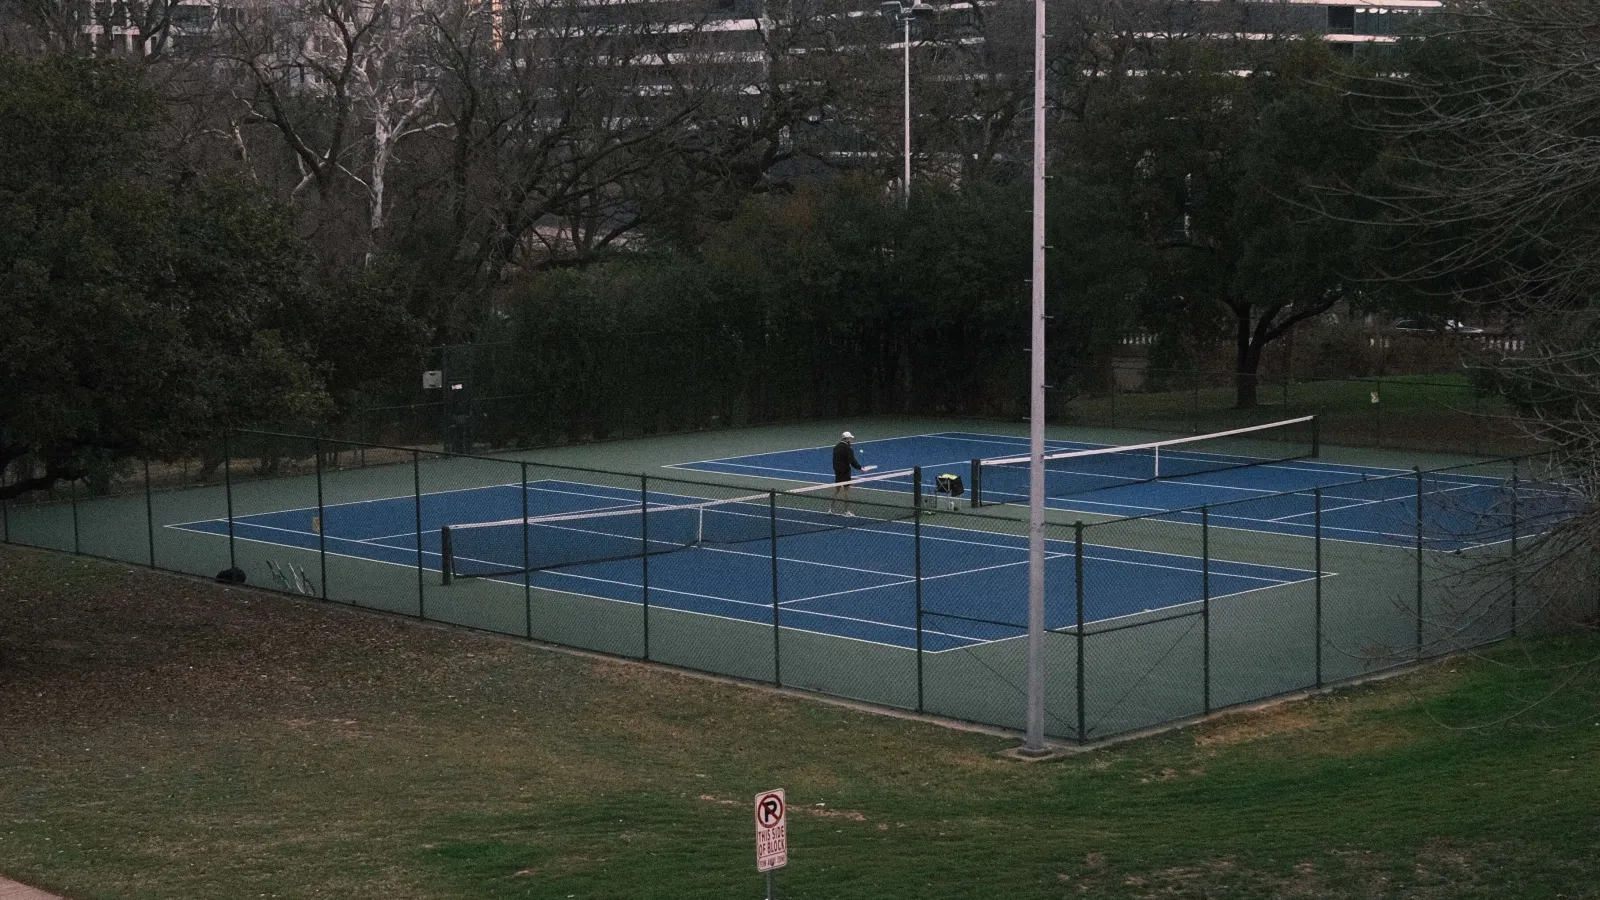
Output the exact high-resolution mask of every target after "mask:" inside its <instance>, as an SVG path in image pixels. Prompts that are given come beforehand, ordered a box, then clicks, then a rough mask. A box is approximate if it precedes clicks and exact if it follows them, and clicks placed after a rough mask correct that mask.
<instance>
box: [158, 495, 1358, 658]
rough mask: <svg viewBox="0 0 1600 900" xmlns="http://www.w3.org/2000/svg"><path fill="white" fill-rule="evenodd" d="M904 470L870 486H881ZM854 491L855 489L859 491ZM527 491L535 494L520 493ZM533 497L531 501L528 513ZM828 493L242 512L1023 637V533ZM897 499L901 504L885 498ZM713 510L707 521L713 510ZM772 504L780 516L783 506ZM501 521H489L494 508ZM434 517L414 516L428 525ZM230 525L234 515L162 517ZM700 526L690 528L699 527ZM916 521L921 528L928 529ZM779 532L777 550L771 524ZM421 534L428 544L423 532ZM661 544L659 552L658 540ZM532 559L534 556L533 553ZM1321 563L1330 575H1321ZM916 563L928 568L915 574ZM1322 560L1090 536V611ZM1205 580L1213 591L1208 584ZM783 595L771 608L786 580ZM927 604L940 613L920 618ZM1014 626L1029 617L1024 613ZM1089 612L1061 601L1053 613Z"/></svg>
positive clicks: (590, 583)
mask: <svg viewBox="0 0 1600 900" xmlns="http://www.w3.org/2000/svg"><path fill="white" fill-rule="evenodd" d="M893 482H901V485H902V486H905V482H904V476H903V475H891V476H889V477H887V478H885V479H882V480H879V481H875V482H868V484H867V485H865V486H863V487H871V486H873V485H876V486H878V487H879V489H880V490H881V489H882V488H883V487H887V486H888V485H889V484H891V483H893ZM862 489H863V488H862V487H858V488H857V490H858V491H860V490H862ZM524 493H526V497H525V496H524ZM525 500H526V509H528V510H529V511H530V512H531V513H532V517H530V518H529V519H528V520H527V525H526V526H524V520H523V519H522V518H521V516H522V512H523V510H524V508H525V507H524V502H525ZM831 504H832V500H831V497H828V496H826V494H825V493H823V492H818V493H816V494H807V493H803V492H802V493H779V494H777V495H775V496H773V495H768V496H756V495H753V496H751V497H749V498H744V499H732V500H722V501H710V504H709V505H707V498H702V497H691V496H685V495H682V494H675V493H663V492H654V491H653V492H650V494H649V496H648V507H647V508H646V507H644V505H643V504H642V503H641V496H640V494H639V492H637V491H628V490H624V489H621V488H610V487H605V486H599V485H593V484H582V483H577V482H565V481H552V480H547V481H540V482H533V483H529V484H527V485H517V484H507V485H494V486H487V487H481V488H473V489H465V490H454V491H444V492H437V493H429V494H423V495H422V496H421V498H420V504H419V503H418V502H417V500H416V499H415V498H413V497H412V496H404V497H393V498H385V499H377V500H367V501H361V502H355V503H343V504H335V505H325V506H323V507H322V509H321V513H320V516H319V514H318V510H317V508H315V507H312V508H307V509H289V510H281V511H275V512H267V513H260V514H255V515H245V516H235V517H234V519H233V525H232V528H233V537H234V539H235V540H236V541H241V542H250V543H256V544H269V545H277V546H283V547H293V548H298V549H303V550H316V549H317V548H318V547H319V546H323V545H325V546H326V549H327V552H328V553H329V554H335V555H341V556H347V557H355V558H359V559H366V560H372V561H376V562H386V563H392V564H394V565H399V566H406V567H412V566H415V565H416V564H417V561H418V558H419V547H420V558H421V560H422V564H423V565H424V566H425V567H427V568H429V569H433V570H438V571H440V572H441V575H442V574H443V571H444V569H445V567H446V562H445V553H444V547H443V546H442V542H441V535H442V529H443V528H444V527H445V526H458V527H456V528H455V529H453V534H454V535H455V537H454V541H455V542H456V544H457V546H456V548H454V552H453V556H454V562H453V564H452V565H450V568H452V569H454V570H455V575H456V576H457V577H478V578H487V579H492V580H499V581H504V582H508V583H510V584H515V585H517V586H518V589H519V590H520V586H521V585H522V579H523V577H524V575H526V577H527V578H528V579H529V583H530V584H531V585H532V586H533V587H536V588H544V589H549V590H556V591H561V592H563V593H566V594H577V595H584V596H589V597H595V598H600V599H604V600H610V601H616V602H621V603H632V604H643V603H644V602H645V597H644V591H645V590H646V588H645V584H646V580H645V578H644V573H643V571H642V568H643V566H644V565H645V562H644V560H645V558H646V556H647V555H648V557H649V561H648V565H649V576H648V592H649V602H650V604H651V605H652V606H655V607H656V608H663V607H665V608H670V609H676V610H679V611H683V612H691V613H699V614H703V615H708V616H715V617H721V618H728V619H734V620H740V621H747V622H754V623H762V624H771V623H772V622H773V620H774V617H775V616H776V617H777V618H778V619H779V620H780V622H781V625H782V627H784V628H788V629H798V630H803V631H811V632H814V633H818V634H825V635H832V636H837V637H843V638H849V639H852V640H857V641H865V642H871V643H876V644H882V645H887V646H892V647H903V648H911V647H915V646H916V645H917V641H918V639H919V635H920V640H921V642H922V648H923V649H924V650H925V651H927V652H941V651H945V650H951V649H960V648H968V647H972V646H974V645H978V644H982V643H986V642H991V641H1000V640H1007V639H1012V638H1016V637H1018V636H1019V635H1021V634H1022V630H1021V628H1020V627H1019V625H1020V623H1022V622H1025V621H1026V614H1025V604H1026V599H1027V541H1026V539H1025V538H1023V537H1021V536H1018V535H1013V534H1005V533H999V532H986V531H980V530H972V529H969V528H962V527H955V526H952V525H941V524H937V518H938V517H937V516H931V517H928V518H927V519H926V520H924V521H922V522H913V521H908V520H909V519H910V518H911V509H910V507H909V506H908V505H907V504H905V503H904V502H901V503H900V504H898V505H895V506H887V505H882V504H876V503H870V502H867V501H859V500H858V501H856V502H854V503H852V504H850V506H851V508H852V510H858V511H860V512H861V514H860V515H856V514H854V513H853V512H852V514H851V515H848V516H847V515H845V514H844V512H842V511H838V512H836V511H833V510H831V509H829V506H830V505H831ZM889 510H896V511H901V512H903V515H899V514H898V513H897V512H888V511H889ZM708 514H710V515H714V516H715V517H716V519H717V524H715V525H712V526H709V527H708V526H707V525H706V524H705V521H706V516H707V515H708ZM774 517H775V518H774ZM497 519H499V520H504V522H503V523H496V524H494V525H491V526H490V529H489V530H488V531H484V532H481V533H480V532H478V531H475V530H473V529H478V528H482V527H483V526H482V525H476V524H469V525H466V526H465V527H461V523H479V522H481V521H483V520H491V521H492V520H497ZM419 521H420V523H421V530H420V532H419V530H418V524H417V523H418V522H419ZM167 527H169V528H175V529H179V530H184V531H190V532H198V533H201V534H208V535H214V536H217V537H219V538H226V537H227V535H228V533H229V525H228V521H227V520H226V519H208V520H203V521H196V522H185V523H180V524H175V525H170V526H167ZM691 529H692V531H693V533H692V534H690V533H687V530H691ZM919 529H920V532H921V534H920V542H919V541H918V540H917V538H918V534H917V531H918V530H919ZM774 530H776V531H777V532H779V536H780V537H781V540H779V541H778V542H776V546H777V552H776V553H774V550H773V546H774V542H773V541H772V539H771V538H772V533H773V531H774ZM419 535H420V540H419ZM646 547H648V548H649V552H648V554H646V552H645V549H644V548H646ZM530 557H531V558H530ZM1076 565H1077V560H1076V556H1075V552H1074V546H1073V544H1072V543H1071V542H1067V541H1049V542H1048V543H1047V561H1046V567H1047V573H1048V575H1047V577H1049V578H1050V579H1051V580H1055V579H1056V578H1061V579H1064V580H1065V579H1071V578H1072V577H1073V572H1074V569H1075V566H1076ZM1325 574H1326V573H1325ZM919 575H920V577H919ZM1314 576H1315V573H1314V572H1311V571H1306V570H1302V569H1294V568H1284V567H1277V566H1267V565H1257V564H1249V563H1236V562H1229V561H1226V560H1210V561H1209V563H1208V565H1207V566H1202V560H1200V559H1198V558H1195V557H1191V556H1185V555H1178V554H1170V553H1160V552H1150V551H1145V550H1137V549H1128V548H1119V547H1101V546H1085V548H1084V559H1083V577H1084V582H1085V590H1084V594H1085V597H1086V608H1085V611H1084V616H1085V622H1094V623H1103V622H1108V621H1111V620H1116V619H1120V618H1124V617H1128V616H1133V615H1137V614H1140V613H1145V612H1150V611H1155V610H1161V609H1167V608H1172V607H1179V606H1183V605H1185V604H1190V603H1198V602H1200V600H1201V599H1202V596H1203V595H1204V592H1205V591H1206V590H1207V589H1209V592H1210V594H1209V596H1210V598H1211V599H1213V600H1215V599H1218V598H1221V597H1227V596H1235V595H1241V594H1247V593H1251V592H1256V591H1269V590H1271V589H1273V588H1277V587H1281V586H1285V585H1292V584H1296V583H1300V582H1304V581H1307V580H1309V579H1311V578H1313V577H1314ZM1204 579H1209V588H1207V585H1205V584H1203V580H1204ZM775 591H776V593H777V597H776V600H777V604H776V608H775V607H774V603H773V600H774V592H775ZM919 612H920V613H921V614H922V615H924V616H929V615H933V616H937V617H939V622H938V627H936V628H930V627H928V626H927V624H926V623H923V626H922V627H921V628H920V629H919V627H918V625H919V622H918V615H919ZM1012 623H1017V624H1012ZM1075 623H1076V611H1075V609H1074V607H1072V606H1071V605H1070V604H1065V603H1061V604H1053V605H1052V606H1051V609H1050V620H1049V621H1048V622H1047V626H1048V627H1051V628H1056V629H1061V628H1067V627H1069V626H1073V625H1075Z"/></svg>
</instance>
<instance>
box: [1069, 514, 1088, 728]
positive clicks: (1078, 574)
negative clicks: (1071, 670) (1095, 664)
mask: <svg viewBox="0 0 1600 900" xmlns="http://www.w3.org/2000/svg"><path fill="white" fill-rule="evenodd" d="M1072 572H1073V581H1074V582H1076V584H1075V586H1074V590H1075V592H1076V594H1077V598H1076V600H1077V607H1078V609H1077V616H1078V743H1080V744H1081V743H1083V742H1084V741H1085V740H1086V739H1087V738H1088V729H1087V727H1086V723H1087V722H1088V718H1087V717H1086V716H1085V715H1084V709H1083V706H1084V697H1085V691H1084V686H1083V650H1084V640H1083V637H1084V635H1083V521H1082V520H1079V521H1076V522H1073V523H1072Z"/></svg>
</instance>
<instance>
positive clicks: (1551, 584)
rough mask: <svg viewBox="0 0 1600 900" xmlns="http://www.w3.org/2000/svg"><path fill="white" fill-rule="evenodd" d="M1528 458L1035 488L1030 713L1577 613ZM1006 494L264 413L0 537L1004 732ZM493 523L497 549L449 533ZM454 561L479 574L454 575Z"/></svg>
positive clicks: (1019, 618) (1252, 691) (1120, 716)
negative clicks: (1043, 503) (292, 425)
mask: <svg viewBox="0 0 1600 900" xmlns="http://www.w3.org/2000/svg"><path fill="white" fill-rule="evenodd" d="M1543 464H1544V463H1543V461H1542V459H1536V458H1522V459H1506V460H1501V461H1498V462H1493V463H1477V464H1472V465H1467V466H1457V467H1453V468H1445V469H1434V470H1429V471H1414V472H1409V473H1396V474H1392V475H1388V476H1382V477H1363V478H1360V479H1354V478H1352V479H1351V480H1348V481H1344V482H1342V483H1334V484H1328V485H1325V486H1322V487H1317V488H1311V489H1302V490H1295V491H1289V492H1283V493H1274V494H1264V495H1259V496H1254V497H1251V498H1249V499H1246V500H1240V501H1235V502H1228V503H1214V504H1208V505H1206V506H1201V507H1195V508H1193V509H1184V510H1165V511H1161V512H1154V513H1151V514H1150V515H1147V516H1142V517H1136V518H1121V519H1111V520H1106V521H1098V522H1092V523H1084V522H1069V521H1065V520H1064V519H1063V514H1062V513H1061V512H1060V511H1052V513H1051V518H1052V520H1051V521H1050V522H1049V523H1048V524H1047V528H1046V535H1045V537H1046V563H1045V585H1046V589H1045V593H1046V596H1045V606H1046V608H1045V617H1046V628H1047V632H1046V635H1045V642H1044V665H1045V685H1046V698H1045V700H1046V715H1047V720H1046V731H1047V733H1048V734H1050V735H1052V736H1053V737H1056V738H1060V739H1064V740H1070V741H1094V740H1099V739H1103V738H1106V737H1110V736H1113V735H1118V734H1125V733H1128V732H1132V731H1137V730H1140V729H1145V728H1151V727H1155V726H1159V725H1162V724H1165V723H1170V722H1173V721H1178V720H1182V719H1186V718H1189V717H1193V716H1198V715H1203V714H1205V713H1208V712H1211V711H1214V710H1217V709H1222V708H1226V707H1230V706H1235V705H1239V704H1244V703H1250V702H1253V701H1258V700H1262V699H1265V698H1269V697H1274V696H1279V695H1282V694H1285V693H1289V692H1293V691H1298V690H1304V689H1314V688H1319V687H1322V686H1325V685H1329V684H1334V683H1338V682H1341V681H1346V680H1350V679H1352V678H1357V677H1361V676H1364V675H1367V674H1370V673H1374V672H1379V671H1383V670H1386V669H1391V668H1394V667H1397V666H1402V665H1406V664H1409V663H1412V662H1415V661H1417V660H1420V659H1425V658H1428V657H1432V656H1436V655H1439V654H1443V653H1448V652H1452V651H1455V650H1458V649H1461V648H1464V647H1471V646H1476V645H1479V644H1483V643H1485V642H1489V641H1494V640H1498V639H1500V638H1502V637H1504V636H1506V635H1509V634H1514V633H1517V632H1519V631H1522V630H1525V629H1529V628H1538V627H1546V626H1548V625H1551V624H1560V623H1561V622H1563V621H1570V620H1572V619H1575V618H1584V619H1593V618H1594V617H1595V616H1596V615H1600V595H1596V593H1595V587H1594V585H1595V582H1594V579H1593V578H1592V577H1591V575H1592V570H1593V567H1594V565H1595V561H1594V560H1593V559H1592V557H1591V555H1590V554H1589V553H1588V551H1587V547H1586V545H1584V544H1582V543H1581V542H1570V541H1563V540H1562V539H1561V535H1562V529H1561V524H1562V522H1563V521H1565V520H1566V519H1567V518H1569V517H1570V516H1571V515H1572V514H1573V513H1574V512H1575V511H1576V510H1577V509H1578V506H1577V504H1578V503H1579V502H1580V498H1577V497H1575V496H1574V495H1573V494H1572V493H1571V492H1570V491H1569V490H1568V489H1567V488H1566V487H1564V486H1563V485H1562V484H1561V482H1560V478H1559V474H1558V473H1550V472H1547V471H1544V470H1543V469H1542V468H1541V466H1542V465H1543ZM5 475H6V478H7V481H8V483H14V482H15V481H16V480H17V479H20V478H24V477H27V475H28V472H27V471H25V469H24V468H20V467H13V468H12V469H11V470H9V471H8V472H7V473H5ZM863 488H868V489H863ZM934 501H942V502H939V503H935V502H934ZM712 515H715V516H716V517H717V518H715V519H714V520H713V519H712V518H710V517H711V516H712ZM574 516H575V517H576V518H571V517H574ZM596 516H599V517H604V520H605V524H603V525H602V524H600V522H599V520H596V519H595V518H594V517H596ZM1023 516H1024V512H1023V511H1022V510H1021V509H1019V508H1018V507H1015V506H996V507H985V508H983V509H976V510H975V509H970V508H965V507H956V506H954V505H953V504H952V503H950V502H949V498H947V497H939V496H937V495H936V494H935V492H934V490H933V486H932V484H931V482H930V483H926V484H925V483H923V480H922V476H921V473H920V472H916V473H914V474H912V475H911V476H910V477H909V478H908V479H905V480H902V481H900V482H886V483H885V485H884V486H881V487H880V486H873V485H863V486H858V488H857V490H856V491H855V493H854V495H853V496H849V497H841V496H836V495H835V493H834V492H833V491H832V490H830V489H823V490H789V491H784V490H776V489H774V490H768V491H765V492H759V491H753V490H752V487H751V486H750V483H749V482H748V481H746V482H744V483H742V484H728V483H718V482H714V481H697V480H689V479H683V478H678V477H664V476H655V475H640V474H637V473H624V472H607V471H601V470H594V469H583V468H575V467H568V466H557V465H548V464H543V463H535V462H524V461H519V460H507V459H499V458H489V457H477V456H469V455H462V454H449V453H445V452H442V451H424V450H421V449H416V448H405V447H391V446H382V445H375V444H361V443H356V442H349V441H341V440H334V439H329V438H315V437H305V436H296V435H285V434H274V433H267V432H258V431H235V432H232V433H230V434H229V435H228V436H227V438H226V439H225V440H221V441H219V442H218V445H217V446H216V447H215V448H208V449H207V450H206V451H205V452H203V453H199V454H197V455H196V458H194V459H191V460H187V461H180V462H175V463H174V462H157V461H153V460H152V461H149V462H148V463H146V462H142V461H141V462H136V463H133V464H131V465H129V466H126V467H124V468H123V469H122V470H120V471H119V473H118V474H117V475H116V476H115V477H112V478H101V479H98V480H97V481H96V482H95V483H93V484H89V483H83V482H74V483H66V484H62V485H59V486H58V487H57V488H55V489H53V490H51V491H36V492H32V493H29V494H26V495H24V496H22V497H20V498H16V499H13V500H10V501H7V502H5V503H4V504H0V527H3V537H4V540H5V541H6V542H9V543H13V544H23V545H28V546H34V547H43V548H49V549H53V550H60V551H66V552H73V553H80V554H85V555H91V556H97V557H104V558H108V559H115V560H120V561H123V562H127V563H134V564H139V565H145V566H150V567H152V568H157V569H164V570H170V571H176V572H183V573H188V574H194V575H203V576H207V577H210V576H219V577H221V578H223V579H224V580H233V581H238V580H241V579H242V580H243V582H244V583H246V584H248V585H251V586H259V587H266V588H269V589H274V590H278V591H283V592H287V593H292V594H297V595H303V596H309V597H315V598H319V599H322V600H328V601H333V602H339V603H346V604H350V605H352V606H357V607H362V608H368V609H375V610H382V611H385V612H389V613H396V614H400V615H406V616H413V617H417V618H423V619H428V620H432V621H440V622H447V623H451V624H455V625H460V626H466V627H471V628H475V629H481V630H484V631H490V632H495V633H499V634H507V635H514V636H519V637H524V638H530V639H535V640H540V641H545V642H550V643H554V644H561V645H565V646H571V647H579V648H583V649H587V650H594V651H598V652H602V653H607V654H612V655H616V656H622V657H631V658H638V659H647V660H652V661H656V662H662V663H667V664H671V665H674V666H681V667H684V668H689V669H695V670H699V671H705V672H713V673H718V674H722V675H729V676H733V677H737V678H743V679H748V680H751V681H757V682H764V683H771V684H778V685H783V686H788V687H795V688H800V689H804V690H809V691H816V692H819V693H823V694H828V695H832V696H839V697H847V698H852V699H858V700H863V701H867V702H871V703H875V704H880V705H883V706H889V707H896V708H904V709H912V710H917V711H920V712H926V713H931V714H936V715H941V716H947V717H951V718H956V719H962V720H968V721H974V722H981V723H985V724H990V725H997V726H1002V727H1008V728H1018V729H1020V728H1022V727H1023V726H1024V724H1025V714H1026V697H1025V692H1026V683H1027V673H1026V634H1027V624H1026V623H1027V615H1026V612H1027V594H1028V590H1027V572H1028V569H1027V561H1028V552H1027V547H1028V540H1027V531H1028V529H1027V523H1026V521H1025V520H1024V518H1023ZM484 523H496V527H498V528H500V530H501V531H500V537H498V538H496V540H497V541H498V545H497V546H494V547H487V545H483V544H481V543H480V544H477V545H473V547H474V548H484V547H487V548H486V549H474V548H468V549H464V548H463V547H462V546H455V547H453V548H449V547H447V546H446V544H445V541H446V537H445V535H446V533H447V531H449V530H450V528H451V527H454V528H456V529H466V528H471V527H481V526H483V525H484ZM458 533H462V532H460V531H458ZM507 535H509V537H507ZM457 540H462V539H461V538H457ZM471 540H475V541H476V540H480V538H479V537H474V538H471ZM606 541H609V542H613V543H615V542H621V545H622V549H621V550H616V549H607V548H606V547H605V546H603V542H606ZM561 542H565V543H561ZM635 547H636V548H637V550H634V549H632V548H635ZM462 554H466V555H467V556H469V557H471V558H474V559H478V560H479V562H484V561H485V559H488V561H489V563H492V564H486V567H485V568H483V569H482V570H480V572H479V574H482V575H484V576H486V577H472V575H473V574H474V573H473V571H472V570H471V568H470V566H466V565H457V566H455V567H454V568H455V570H459V571H455V574H457V575H459V576H460V577H454V578H447V577H446V575H447V573H451V572H452V571H453V569H452V565H453V564H452V563H451V562H450V561H449V560H450V559H451V558H453V557H459V556H461V555H462Z"/></svg>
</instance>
